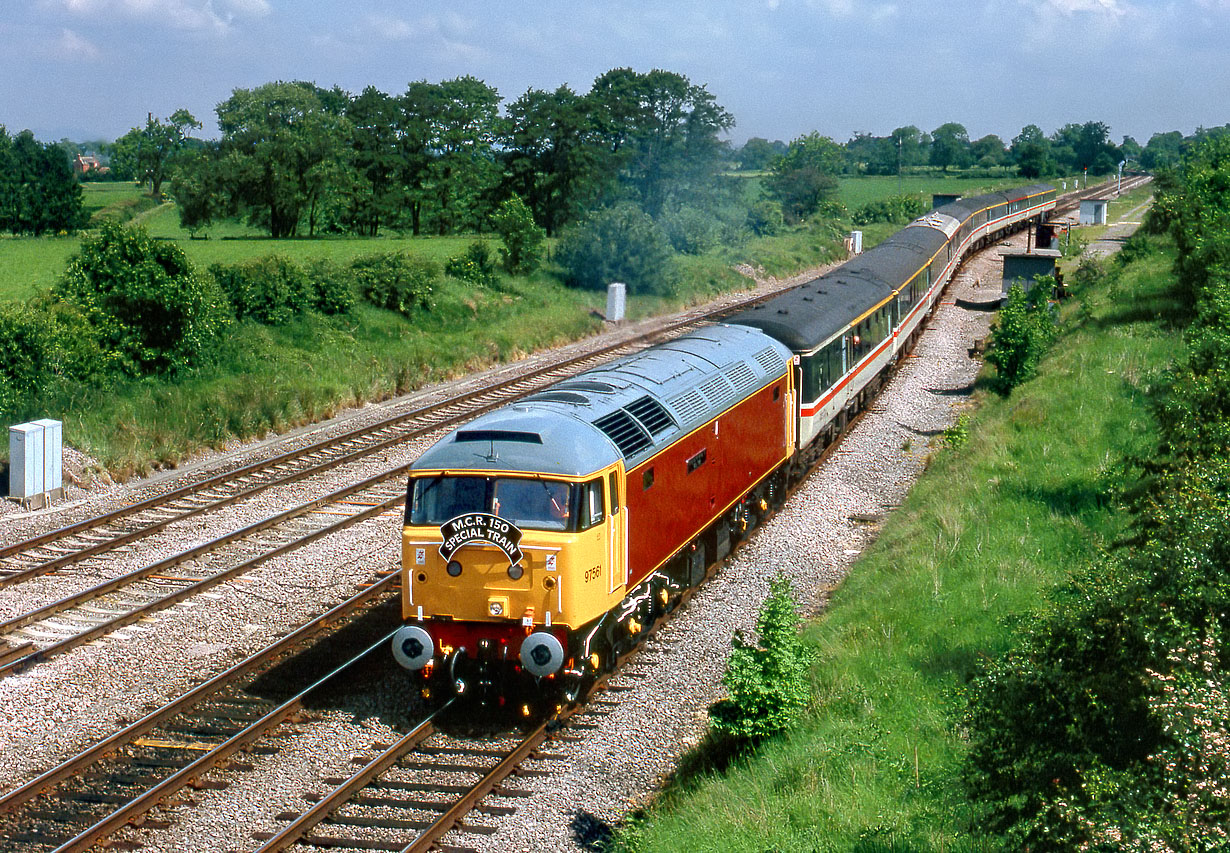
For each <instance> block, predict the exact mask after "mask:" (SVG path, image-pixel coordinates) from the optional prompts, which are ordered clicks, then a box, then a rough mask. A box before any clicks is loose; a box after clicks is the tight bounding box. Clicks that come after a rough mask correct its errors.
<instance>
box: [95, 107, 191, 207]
mask: <svg viewBox="0 0 1230 853" xmlns="http://www.w3.org/2000/svg"><path fill="white" fill-rule="evenodd" d="M200 127H201V123H200V122H199V121H197V120H196V119H195V118H194V117H193V115H192V113H190V112H188V111H187V110H183V109H180V110H176V111H175V112H174V113H172V114H171V118H170V120H169V121H167V122H166V123H165V124H164V123H163V122H162V121H160V120H159V119H157V118H155V117H154V114H153V113H150V115H149V118H148V119H147V120H146V123H145V127H143V128H136V127H134V128H133V129H132V130H130V131H128V133H126V134H124V135H123V136H121V137H120V138H119V139H117V140H116V141H115V144H114V145H113V146H112V154H111V160H112V168H114V169H117V170H119V171H120V172H122V173H124V174H127V175H131V176H132V177H134V178H136V179H137V180H138V181H140V182H141V183H148V184H149V185H150V195H151V196H153V197H154V198H162V184H163V182H164V181H165V180H166V179H167V177H168V175H169V172H170V169H171V167H172V166H173V164H174V163H175V160H176V158H177V157H178V156H179V154H180V153H181V152H182V151H183V150H184V148H185V147H186V146H187V143H188V139H189V135H188V131H189V129H190V128H197V129H199V128H200Z"/></svg>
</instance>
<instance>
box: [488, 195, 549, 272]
mask: <svg viewBox="0 0 1230 853" xmlns="http://www.w3.org/2000/svg"><path fill="white" fill-rule="evenodd" d="M492 221H493V222H494V224H495V230H496V231H498V232H499V235H500V239H501V240H503V241H504V253H503V258H504V269H505V270H507V271H508V272H509V273H511V274H512V275H529V274H530V273H532V272H533V271H534V270H536V269H538V264H539V262H540V261H541V260H542V244H543V241H544V240H546V239H547V232H546V230H545V229H543V228H541V227H540V226H539V225H538V223H536V222H535V221H534V214H533V213H532V212H531V211H530V209H529V207H527V206H526V204H525V202H524V201H522V200H521V198H520V196H516V195H514V196H513V197H512V198H509V199H506V200H505V201H504V203H503V204H501V205H500V209H499V210H497V211H496V213H495V216H494V217H493V220H492Z"/></svg>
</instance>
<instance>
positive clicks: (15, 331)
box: [0, 304, 54, 417]
mask: <svg viewBox="0 0 1230 853" xmlns="http://www.w3.org/2000/svg"><path fill="white" fill-rule="evenodd" d="M53 349H54V342H53V336H52V333H51V331H50V328H49V324H48V323H47V321H46V318H43V317H39V316H37V315H36V314H35V313H34V312H33V311H31V310H30V309H28V308H25V307H22V306H15V305H4V304H0V414H3V415H6V416H9V417H12V416H16V415H17V414H18V413H19V412H21V411H22V410H23V408H24V407H25V406H26V405H27V404H28V403H29V402H30V401H32V400H33V399H34V398H35V397H37V396H38V395H39V394H40V393H42V391H43V389H44V388H45V387H46V386H47V383H48V382H49V381H50V380H51V377H52V372H51V360H52V352H53Z"/></svg>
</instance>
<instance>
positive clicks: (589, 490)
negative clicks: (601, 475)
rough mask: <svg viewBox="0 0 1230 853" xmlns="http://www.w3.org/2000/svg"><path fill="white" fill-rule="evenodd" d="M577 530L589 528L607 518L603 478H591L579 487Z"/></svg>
mask: <svg viewBox="0 0 1230 853" xmlns="http://www.w3.org/2000/svg"><path fill="white" fill-rule="evenodd" d="M577 496H578V497H579V498H580V500H579V501H578V506H577V510H578V511H577V530H588V529H589V528H591V527H594V526H596V525H599V524H601V523H602V522H603V521H604V520H605V519H606V514H605V510H604V508H603V502H602V480H601V479H597V480H590V481H589V482H588V483H583V484H582V485H580V486H578V487H577Z"/></svg>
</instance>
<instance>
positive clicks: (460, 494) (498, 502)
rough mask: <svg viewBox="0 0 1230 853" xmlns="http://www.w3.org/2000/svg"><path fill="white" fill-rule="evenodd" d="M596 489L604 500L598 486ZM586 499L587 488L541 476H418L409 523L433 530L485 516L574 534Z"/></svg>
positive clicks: (411, 501)
mask: <svg viewBox="0 0 1230 853" xmlns="http://www.w3.org/2000/svg"><path fill="white" fill-rule="evenodd" d="M598 488H599V492H598V493H599V499H601V484H600V483H599V487H598ZM584 500H585V486H581V485H577V484H575V483H565V482H561V481H559V480H547V479H543V478H540V477H535V478H529V477H484V476H452V475H444V474H439V475H437V476H435V477H416V478H414V479H413V480H412V481H411V483H410V500H409V501H408V504H409V506H408V507H407V509H406V524H408V525H416V526H417V525H433V526H434V525H439V524H444V523H445V522H447V521H450V520H452V519H454V518H456V517H457V516H459V515H465V514H467V513H472V512H483V513H488V514H490V515H495V516H499V517H500V518H503V519H507V520H508V521H511V522H512V523H513V524H515V525H517V526H518V527H521V528H524V529H527V530H555V531H572V530H577V529H578V519H579V518H580V517H581V515H582V512H581V510H582V509H583V508H584V507H585V504H584V503H583V501H584Z"/></svg>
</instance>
